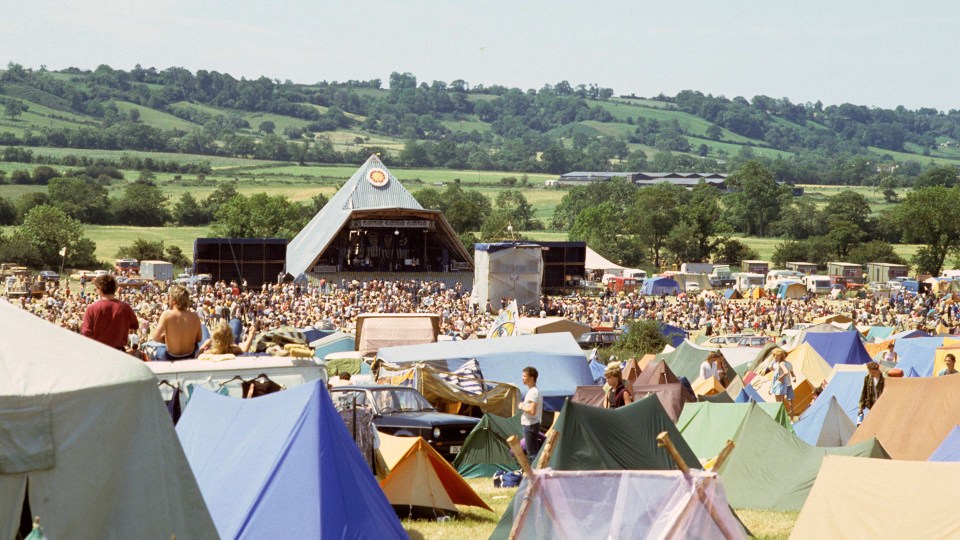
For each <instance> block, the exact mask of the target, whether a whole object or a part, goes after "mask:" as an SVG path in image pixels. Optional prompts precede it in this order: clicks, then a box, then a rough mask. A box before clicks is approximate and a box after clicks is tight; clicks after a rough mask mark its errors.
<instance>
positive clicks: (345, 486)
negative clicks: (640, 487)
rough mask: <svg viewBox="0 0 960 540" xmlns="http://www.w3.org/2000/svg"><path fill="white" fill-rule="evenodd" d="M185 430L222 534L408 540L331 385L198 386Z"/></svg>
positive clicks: (187, 448) (183, 437)
mask: <svg viewBox="0 0 960 540" xmlns="http://www.w3.org/2000/svg"><path fill="white" fill-rule="evenodd" d="M177 434H178V435H179V436H180V442H181V443H182V445H183V451H184V453H185V454H186V456H187V460H188V461H189V462H190V468H191V469H192V470H193V473H194V475H195V476H196V478H197V483H198V484H199V485H200V491H201V492H202V493H203V498H204V500H205V501H206V503H207V507H208V508H209V509H210V515H211V517H213V521H214V524H215V525H216V527H217V532H219V534H220V537H221V538H224V539H227V538H230V539H239V538H251V539H253V538H256V539H259V538H407V535H406V533H405V532H404V530H403V527H401V526H400V521H399V519H397V515H396V513H394V510H393V508H392V507H391V506H390V503H389V501H387V498H386V496H385V495H384V494H383V491H382V490H381V489H380V486H379V485H378V484H377V481H376V479H375V478H374V477H373V474H372V473H371V472H370V468H369V467H368V466H367V464H366V462H365V461H364V459H363V457H362V456H361V455H360V450H359V449H358V448H357V445H356V444H354V442H353V438H352V437H351V436H350V432H349V431H347V427H346V425H344V423H343V420H341V418H340V415H339V414H338V413H337V411H336V410H335V409H334V406H333V402H332V401H331V400H330V396H329V395H328V394H327V390H326V387H325V386H324V384H323V382H322V381H314V382H311V383H307V384H304V385H302V386H298V387H296V388H293V389H290V390H286V391H283V392H277V393H275V394H270V395H267V396H261V397H258V398H254V399H236V398H231V397H225V396H220V395H217V394H214V393H213V392H208V391H206V390H197V391H196V392H195V393H194V394H193V396H192V397H191V399H190V404H189V406H188V407H187V410H186V411H185V412H184V414H183V417H182V418H181V419H180V422H179V423H178V424H177Z"/></svg>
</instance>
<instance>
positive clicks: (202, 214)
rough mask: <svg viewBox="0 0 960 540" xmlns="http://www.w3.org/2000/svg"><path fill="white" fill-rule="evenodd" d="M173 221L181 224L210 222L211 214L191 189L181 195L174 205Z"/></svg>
mask: <svg viewBox="0 0 960 540" xmlns="http://www.w3.org/2000/svg"><path fill="white" fill-rule="evenodd" d="M173 221H174V222H175V223H176V224H177V225H180V226H196V225H205V224H207V223H210V214H209V213H208V212H207V211H206V210H204V209H203V208H202V207H201V206H200V203H199V202H197V199H196V198H195V197H194V196H193V194H192V193H190V192H189V191H184V192H183V194H182V195H180V200H178V201H177V202H176V204H174V205H173Z"/></svg>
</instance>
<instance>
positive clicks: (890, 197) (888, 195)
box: [883, 188, 899, 203]
mask: <svg viewBox="0 0 960 540" xmlns="http://www.w3.org/2000/svg"><path fill="white" fill-rule="evenodd" d="M883 200H885V201H887V202H888V203H895V202H897V201H898V200H899V196H898V195H897V192H896V191H894V190H893V189H892V188H887V189H885V190H883Z"/></svg>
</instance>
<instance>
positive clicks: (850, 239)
mask: <svg viewBox="0 0 960 540" xmlns="http://www.w3.org/2000/svg"><path fill="white" fill-rule="evenodd" d="M863 237H864V232H863V230H862V229H860V227H858V226H857V225H856V224H855V223H853V222H851V221H834V222H832V223H831V224H830V232H828V233H827V236H826V239H827V241H828V242H830V245H831V246H832V247H833V252H834V253H836V254H837V257H839V258H841V259H846V258H847V255H848V254H849V253H850V250H851V249H852V248H854V247H855V246H858V245H859V244H860V242H861V241H862V240H863Z"/></svg>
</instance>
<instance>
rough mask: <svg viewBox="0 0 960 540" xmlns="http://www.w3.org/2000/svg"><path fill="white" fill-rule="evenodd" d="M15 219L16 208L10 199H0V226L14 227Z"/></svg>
mask: <svg viewBox="0 0 960 540" xmlns="http://www.w3.org/2000/svg"><path fill="white" fill-rule="evenodd" d="M17 217H18V216H17V206H16V205H15V204H13V202H12V201H11V200H10V199H7V198H6V197H0V225H16V224H17Z"/></svg>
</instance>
